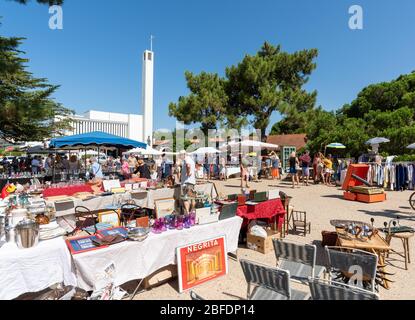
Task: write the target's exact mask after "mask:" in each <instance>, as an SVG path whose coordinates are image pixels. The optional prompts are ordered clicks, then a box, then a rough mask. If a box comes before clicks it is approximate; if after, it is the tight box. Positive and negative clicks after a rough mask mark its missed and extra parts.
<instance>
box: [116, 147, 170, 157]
mask: <svg viewBox="0 0 415 320" xmlns="http://www.w3.org/2000/svg"><path fill="white" fill-rule="evenodd" d="M135 153H138V154H142V155H149V156H161V155H162V154H163V153H164V152H161V151H159V150H156V149H153V148H152V147H150V146H147V149H142V148H135V149H132V150H130V151H127V152H125V153H124V154H135Z"/></svg>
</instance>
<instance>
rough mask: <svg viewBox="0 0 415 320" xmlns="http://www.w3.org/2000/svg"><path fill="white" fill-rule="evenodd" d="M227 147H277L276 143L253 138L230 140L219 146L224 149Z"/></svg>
mask: <svg viewBox="0 0 415 320" xmlns="http://www.w3.org/2000/svg"><path fill="white" fill-rule="evenodd" d="M228 147H231V148H232V149H234V148H260V149H279V146H278V145H276V144H271V143H265V142H261V141H255V140H244V141H241V142H230V143H228V144H225V145H223V146H222V147H221V149H222V150H226V149H227V148H228Z"/></svg>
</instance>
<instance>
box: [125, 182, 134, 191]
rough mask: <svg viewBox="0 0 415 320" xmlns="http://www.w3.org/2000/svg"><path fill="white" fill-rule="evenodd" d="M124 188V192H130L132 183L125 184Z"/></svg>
mask: <svg viewBox="0 0 415 320" xmlns="http://www.w3.org/2000/svg"><path fill="white" fill-rule="evenodd" d="M124 187H125V191H131V190H133V185H132V183H126V184H125V186H124Z"/></svg>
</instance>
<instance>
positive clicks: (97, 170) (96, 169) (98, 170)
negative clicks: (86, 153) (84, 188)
mask: <svg viewBox="0 0 415 320" xmlns="http://www.w3.org/2000/svg"><path fill="white" fill-rule="evenodd" d="M91 163H92V165H91V173H92V177H93V178H98V179H102V178H104V174H103V173H102V167H101V165H100V164H99V163H98V161H97V158H92V159H91Z"/></svg>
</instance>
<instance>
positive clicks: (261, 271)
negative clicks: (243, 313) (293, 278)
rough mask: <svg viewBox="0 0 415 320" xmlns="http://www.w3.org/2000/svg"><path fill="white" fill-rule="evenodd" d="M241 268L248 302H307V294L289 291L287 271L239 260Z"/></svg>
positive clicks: (293, 290)
mask: <svg viewBox="0 0 415 320" xmlns="http://www.w3.org/2000/svg"><path fill="white" fill-rule="evenodd" d="M241 266H242V270H243V272H244V275H245V279H246V282H247V283H248V290H247V297H248V300H307V299H308V298H309V297H310V294H309V293H308V292H302V291H299V290H295V289H291V286H290V272H289V271H286V270H282V269H278V268H272V267H268V266H264V265H260V264H257V263H255V262H251V261H248V260H241ZM252 285H254V286H255V288H254V289H253V290H251V287H252Z"/></svg>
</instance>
